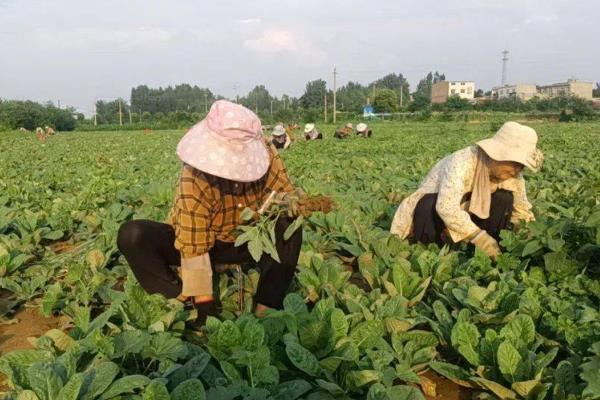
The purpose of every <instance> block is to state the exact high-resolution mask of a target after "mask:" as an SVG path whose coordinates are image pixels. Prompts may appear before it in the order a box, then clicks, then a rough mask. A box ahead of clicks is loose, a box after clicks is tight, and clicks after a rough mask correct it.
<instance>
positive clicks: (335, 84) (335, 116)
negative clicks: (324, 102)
mask: <svg viewBox="0 0 600 400" xmlns="http://www.w3.org/2000/svg"><path fill="white" fill-rule="evenodd" d="M336 91H337V68H336V67H333V123H334V124H335V123H336V122H337V111H336V110H337V109H336V106H337V98H336V93H335V92H336Z"/></svg>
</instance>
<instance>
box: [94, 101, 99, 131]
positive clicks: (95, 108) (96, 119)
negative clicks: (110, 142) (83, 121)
mask: <svg viewBox="0 0 600 400" xmlns="http://www.w3.org/2000/svg"><path fill="white" fill-rule="evenodd" d="M96 125H98V102H97V101H96V99H94V126H96Z"/></svg>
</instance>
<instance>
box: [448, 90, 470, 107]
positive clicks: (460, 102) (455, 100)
mask: <svg viewBox="0 0 600 400" xmlns="http://www.w3.org/2000/svg"><path fill="white" fill-rule="evenodd" d="M445 108H446V109H447V110H451V111H464V110H468V109H470V108H471V103H469V100H467V99H463V98H461V97H460V96H459V95H457V94H455V95H452V96H450V97H448V100H446V104H445Z"/></svg>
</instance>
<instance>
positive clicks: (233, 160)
mask: <svg viewBox="0 0 600 400" xmlns="http://www.w3.org/2000/svg"><path fill="white" fill-rule="evenodd" d="M177 155H178V156H179V158H180V159H181V161H183V162H184V163H186V164H189V165H191V166H192V167H194V168H196V169H198V170H200V171H203V172H206V173H208V174H211V175H214V176H218V177H220V178H225V179H229V180H233V181H237V182H254V181H256V180H258V179H260V178H261V177H263V176H264V175H265V174H266V173H267V171H268V170H269V165H270V162H271V159H270V154H269V150H268V149H267V146H266V144H265V142H264V138H263V136H262V125H261V122H260V119H259V118H258V117H257V116H256V114H254V113H253V112H252V111H250V110H249V109H247V108H245V107H243V106H241V105H239V104H235V103H231V102H229V101H226V100H219V101H216V102H215V103H213V105H212V106H211V108H210V111H209V112H208V114H207V115H206V118H204V119H203V120H202V121H200V122H198V123H197V124H196V125H194V126H193V127H192V128H191V129H190V130H189V131H188V132H187V133H186V134H185V136H184V137H183V138H182V139H181V141H180V142H179V144H178V145H177Z"/></svg>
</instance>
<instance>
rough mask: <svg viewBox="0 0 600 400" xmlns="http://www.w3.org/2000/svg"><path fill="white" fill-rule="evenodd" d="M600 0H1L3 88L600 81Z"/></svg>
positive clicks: (84, 90) (40, 96)
mask: <svg viewBox="0 0 600 400" xmlns="http://www.w3.org/2000/svg"><path fill="white" fill-rule="evenodd" d="M598 15H600V1H598V0H571V1H559V0H521V1H517V0H480V1H475V0H446V1H441V0H435V1H434V0H421V1H418V2H415V1H404V0H380V1H377V0H373V1H355V0H344V1H342V0H334V1H327V0H321V1H316V0H303V1H288V0H279V1H267V0H253V1H233V0H221V1H214V2H203V1H198V0H196V1H188V0H170V1H163V0H146V1H139V0H128V1H114V0H103V1H95V2H92V1H86V0H78V1H74V0H55V1H28V0H20V1H10V0H0V54H1V55H2V59H1V61H0V98H14V99H33V100H37V101H48V100H51V101H54V102H56V101H57V100H60V101H61V104H62V105H72V106H75V107H77V108H78V109H80V110H82V111H84V112H86V113H90V112H91V109H92V107H93V103H94V100H95V99H96V98H104V99H111V98H116V97H118V96H123V97H125V98H128V97H129V93H130V89H131V87H132V86H136V85H138V84H148V85H150V86H166V85H173V84H178V83H191V84H197V85H199V86H202V87H209V88H210V89H211V90H213V91H214V92H216V93H220V94H223V95H226V96H235V95H236V94H240V95H243V94H245V93H247V92H248V91H249V90H250V89H252V87H253V86H254V85H256V84H264V85H266V86H267V88H268V89H269V90H270V91H271V92H272V93H273V94H275V95H281V94H283V93H288V94H290V95H294V96H298V95H300V94H301V93H302V91H303V88H304V85H305V83H306V82H307V81H308V80H312V79H318V78H323V79H325V80H327V81H328V83H329V84H330V85H331V81H332V79H331V76H332V75H331V71H332V69H333V66H334V65H336V66H337V68H338V72H339V81H340V83H341V84H344V83H345V82H347V81H348V80H354V81H359V82H362V83H368V82H370V81H372V80H373V79H375V78H377V77H380V76H382V75H384V74H386V73H388V72H402V73H404V74H405V76H407V77H408V79H409V81H410V83H411V86H412V88H413V89H414V86H415V85H416V83H417V82H418V80H419V79H420V78H421V77H423V76H424V75H425V74H426V73H427V72H428V71H431V70H438V71H440V72H443V73H445V74H446V77H447V78H448V79H452V80H473V81H475V82H476V85H477V87H481V88H483V89H489V88H491V87H492V86H494V85H496V84H498V83H499V81H500V77H501V66H502V64H501V57H502V55H501V51H502V50H504V49H507V50H509V51H510V55H509V58H510V61H509V66H508V81H509V82H531V83H538V84H542V83H552V82H559V81H563V80H566V79H567V78H572V77H576V78H579V79H584V80H588V81H600V67H599V66H600V49H599V48H598V44H597V43H598V41H597V37H598V33H597V32H598V29H597V25H596V23H598Z"/></svg>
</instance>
